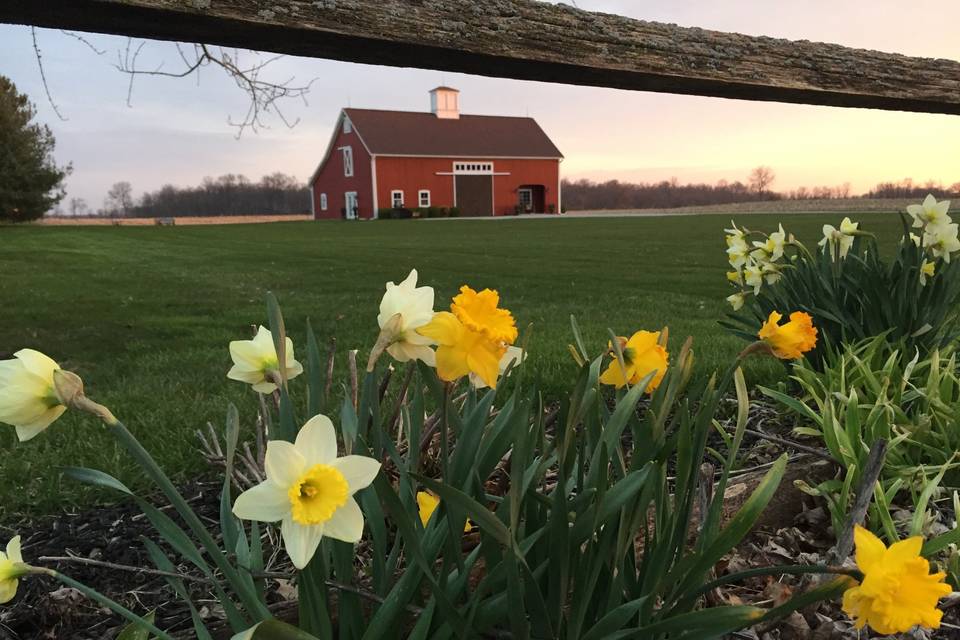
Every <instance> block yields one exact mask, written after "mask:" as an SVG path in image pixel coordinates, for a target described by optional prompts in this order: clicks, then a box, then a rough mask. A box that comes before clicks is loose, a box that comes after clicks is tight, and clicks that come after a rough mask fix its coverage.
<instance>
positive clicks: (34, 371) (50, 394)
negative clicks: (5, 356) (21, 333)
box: [0, 349, 67, 442]
mask: <svg viewBox="0 0 960 640" xmlns="http://www.w3.org/2000/svg"><path fill="white" fill-rule="evenodd" d="M59 369H60V365H58V364H57V363H56V362H54V361H53V360H51V359H50V358H48V357H47V356H45V355H43V354H42V353H40V352H39V351H34V350H33V349H21V350H20V351H17V352H16V353H15V354H13V359H12V360H2V361H0V422H3V423H6V424H10V425H13V426H14V427H16V429H17V438H19V439H20V441H21V442H23V441H24V440H29V439H30V438H33V437H34V436H36V435H37V434H38V433H40V432H41V431H43V430H44V429H46V428H47V427H49V426H50V425H51V424H52V423H53V421H54V420H56V419H57V418H59V417H60V416H61V415H63V412H64V411H66V410H67V408H66V406H64V402H63V400H61V399H60V396H59V395H58V394H57V389H56V386H55V385H54V381H53V377H54V372H55V371H58V370H59Z"/></svg>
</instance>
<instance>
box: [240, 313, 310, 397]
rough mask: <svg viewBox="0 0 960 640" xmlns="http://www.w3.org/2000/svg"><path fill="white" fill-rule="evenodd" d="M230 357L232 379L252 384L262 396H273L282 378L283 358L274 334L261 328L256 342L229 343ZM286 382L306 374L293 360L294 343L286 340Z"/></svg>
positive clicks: (255, 338) (255, 339)
mask: <svg viewBox="0 0 960 640" xmlns="http://www.w3.org/2000/svg"><path fill="white" fill-rule="evenodd" d="M230 357H231V358H233V367H232V368H231V369H230V371H229V372H228V373H227V377H228V378H230V379H231V380H239V381H240V382H246V383H247V384H250V385H253V390H254V391H257V392H259V393H273V392H274V391H275V390H276V389H277V381H278V380H279V379H280V359H279V358H278V357H277V349H276V347H275V346H274V344H273V334H271V333H270V330H269V329H266V328H264V327H260V328H259V329H258V330H257V335H256V337H254V339H253V340H234V341H233V342H231V343H230ZM284 368H285V369H286V375H287V380H291V379H293V378H295V377H297V376H298V375H300V374H301V373H303V365H301V364H300V363H299V362H297V361H296V360H295V359H294V357H293V340H291V339H290V338H287V340H286V362H285V364H284Z"/></svg>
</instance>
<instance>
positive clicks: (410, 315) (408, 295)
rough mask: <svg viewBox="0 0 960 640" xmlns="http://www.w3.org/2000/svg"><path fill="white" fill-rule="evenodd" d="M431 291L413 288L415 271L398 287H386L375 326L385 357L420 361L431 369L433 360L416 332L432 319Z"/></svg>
mask: <svg viewBox="0 0 960 640" xmlns="http://www.w3.org/2000/svg"><path fill="white" fill-rule="evenodd" d="M433 298H434V293H433V287H418V286H417V270H416V269H414V270H412V271H411V272H410V275H408V276H407V278H406V280H404V281H403V282H401V283H400V284H394V283H393V282H388V283H387V291H386V293H384V294H383V299H382V300H381V301H380V314H379V315H378V316H377V323H378V324H379V325H380V330H381V332H383V331H387V332H388V333H389V334H390V335H388V336H385V339H386V342H387V344H388V345H389V346H387V347H386V349H387V353H389V354H390V355H391V356H393V357H394V359H396V360H397V361H399V362H407V361H408V360H422V361H423V362H425V363H427V364H428V365H430V366H431V367H432V366H435V364H436V357H435V355H434V353H433V349H431V348H430V340H429V339H428V338H426V337H424V336H422V335H420V334H419V333H417V329H418V328H420V327H422V326H423V325H425V324H427V323H428V322H430V320H432V319H433Z"/></svg>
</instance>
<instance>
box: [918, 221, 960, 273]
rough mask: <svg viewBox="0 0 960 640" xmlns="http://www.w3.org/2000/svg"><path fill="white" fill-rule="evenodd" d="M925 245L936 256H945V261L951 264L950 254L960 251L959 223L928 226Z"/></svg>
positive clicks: (925, 233) (924, 235)
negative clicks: (959, 238)
mask: <svg viewBox="0 0 960 640" xmlns="http://www.w3.org/2000/svg"><path fill="white" fill-rule="evenodd" d="M923 245H924V246H925V247H926V248H928V249H930V253H932V254H933V256H934V257H935V258H943V261H944V262H946V263H948V264H949V262H950V254H951V253H953V252H954V251H960V240H958V239H957V223H955V222H954V223H950V224H941V225H937V226H928V227H927V228H926V230H925V231H924V232H923Z"/></svg>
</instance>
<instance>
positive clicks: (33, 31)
mask: <svg viewBox="0 0 960 640" xmlns="http://www.w3.org/2000/svg"><path fill="white" fill-rule="evenodd" d="M30 37H31V38H33V53H34V54H35V55H36V56H37V66H38V67H40V80H41V82H43V90H44V92H45V93H46V94H47V100H48V101H49V102H50V106H51V107H52V108H53V112H54V113H55V114H57V117H58V118H60V119H61V120H62V121H64V122H66V121H67V119H66V118H64V117H63V114H62V113H60V108H59V107H58V106H57V103H56V102H54V101H53V96H52V95H50V86H49V85H48V84H47V74H46V72H45V71H44V70H43V56H41V55H40V45H38V44H37V28H36V27H30Z"/></svg>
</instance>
